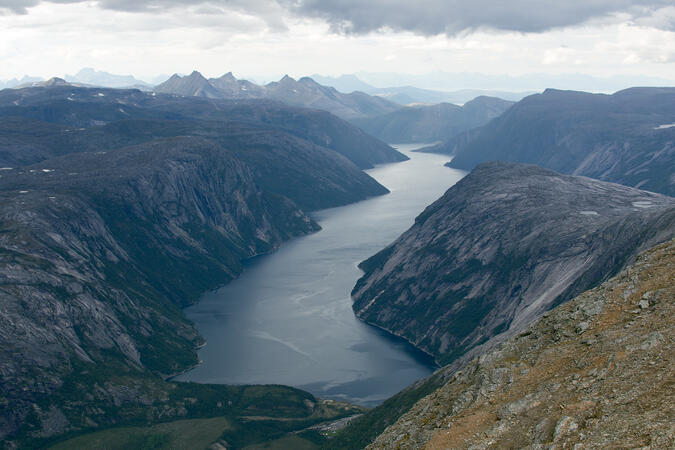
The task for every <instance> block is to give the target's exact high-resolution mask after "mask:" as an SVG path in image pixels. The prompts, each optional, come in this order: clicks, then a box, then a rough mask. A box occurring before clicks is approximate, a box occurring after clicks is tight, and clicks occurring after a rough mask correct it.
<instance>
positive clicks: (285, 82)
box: [155, 71, 400, 119]
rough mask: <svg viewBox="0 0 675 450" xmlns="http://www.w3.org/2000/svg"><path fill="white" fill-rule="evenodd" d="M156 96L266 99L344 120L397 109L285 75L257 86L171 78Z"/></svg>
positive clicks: (226, 77) (194, 74)
mask: <svg viewBox="0 0 675 450" xmlns="http://www.w3.org/2000/svg"><path fill="white" fill-rule="evenodd" d="M155 92H157V93H162V94H174V95H181V96H187V97H190V96H196V97H204V98H214V99H215V98H220V99H252V98H256V99H267V100H276V101H280V102H283V103H285V104H288V105H293V106H302V107H306V108H313V109H321V110H325V111H329V112H331V113H333V114H335V115H336V116H338V117H341V118H343V119H354V118H358V117H369V116H376V115H380V114H385V113H388V112H392V111H395V110H397V109H398V108H400V105H398V104H396V103H393V102H390V101H388V100H385V99H383V98H381V97H374V96H370V95H368V94H365V93H363V92H359V91H356V92H352V93H350V94H343V93H341V92H338V91H337V90H336V89H334V88H332V87H328V86H322V85H320V84H319V83H317V82H316V81H314V80H312V79H311V78H309V77H303V78H301V79H300V80H295V79H293V78H291V77H289V76H288V75H286V76H284V77H283V78H282V79H281V80H279V81H276V82H272V83H269V84H267V85H265V86H259V85H256V84H254V83H251V82H250V81H246V80H237V79H236V78H234V76H233V75H232V73H227V74H225V75H223V76H222V77H220V78H212V79H209V80H207V79H206V78H205V77H204V76H203V75H202V74H200V73H199V72H197V71H194V72H192V74H190V75H187V76H183V77H181V76H180V75H173V76H172V77H171V78H170V79H169V80H167V81H165V82H164V83H162V84H160V85H158V86H156V87H155Z"/></svg>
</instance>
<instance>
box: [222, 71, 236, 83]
mask: <svg viewBox="0 0 675 450" xmlns="http://www.w3.org/2000/svg"><path fill="white" fill-rule="evenodd" d="M219 79H220V80H228V81H237V79H236V78H235V77H234V75H233V74H232V72H227V73H226V74H225V75H223V76H221V77H220V78H219Z"/></svg>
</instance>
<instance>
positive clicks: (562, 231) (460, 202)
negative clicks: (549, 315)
mask: <svg viewBox="0 0 675 450" xmlns="http://www.w3.org/2000/svg"><path fill="white" fill-rule="evenodd" d="M673 235H675V199H673V198H670V197H666V196H662V195H658V194H652V193H649V192H645V191H640V190H637V189H634V188H628V187H625V186H620V185H616V184H611V183H604V182H600V181H595V180H592V179H588V178H583V177H572V176H564V175H559V174H557V173H555V172H552V171H550V170H547V169H542V168H539V167H536V166H527V165H519V164H511V163H486V164H483V165H481V166H479V167H477V168H476V169H474V171H473V172H471V173H470V174H469V175H468V176H467V177H465V178H464V179H463V180H461V181H460V182H459V183H457V184H456V185H455V186H453V187H452V188H451V189H449V190H448V191H447V192H446V194H445V195H444V196H443V197H441V198H440V199H439V200H438V201H436V202H435V203H433V204H432V205H431V206H429V207H428V208H427V209H426V210H425V211H424V212H423V213H422V214H421V215H420V216H418V217H417V219H416V220H415V224H414V225H413V226H412V228H410V229H409V230H408V231H406V232H405V233H404V234H403V235H402V236H401V237H400V238H399V239H397V240H396V241H395V242H394V243H393V244H391V245H390V246H388V247H387V248H385V249H384V250H382V251H381V252H380V253H378V254H376V255H375V256H373V257H371V258H370V259H368V260H366V261H364V262H363V263H361V265H360V267H361V268H362V269H363V270H364V272H365V274H364V276H363V277H362V278H361V279H360V280H359V281H358V283H357V284H356V286H355V288H354V290H353V292H352V295H353V298H354V305H353V308H354V311H355V312H356V314H357V315H358V317H359V318H361V319H362V320H364V321H365V322H367V323H370V324H373V325H375V326H377V327H380V328H383V329H385V330H387V331H389V332H391V333H393V334H396V335H398V336H402V337H404V338H405V339H407V340H409V341H410V342H411V343H412V344H414V345H415V346H417V347H418V348H420V349H422V350H424V351H426V352H428V353H429V354H431V355H433V356H434V357H435V358H436V360H437V361H438V362H439V363H440V364H447V363H450V362H452V361H453V360H455V359H456V358H458V357H460V356H462V355H464V354H465V353H467V352H469V351H471V350H472V349H475V348H476V347H477V346H479V345H481V344H484V343H486V342H494V339H504V338H505V337H507V336H509V335H512V334H513V333H517V332H519V331H521V330H522V329H524V328H525V327H526V326H528V325H529V324H530V323H531V322H532V321H534V320H535V319H537V318H538V317H540V316H541V315H542V314H544V313H545V312H546V311H547V310H549V309H551V308H553V307H554V306H556V305H558V304H560V303H563V302H565V301H567V300H569V299H571V298H572V297H574V296H576V295H578V294H579V293H581V292H583V291H585V290H586V289H589V288H591V287H593V286H596V285H598V284H599V283H600V282H602V281H604V280H606V279H607V278H609V277H610V276H612V275H614V274H616V273H617V272H618V271H619V270H620V269H621V268H622V267H624V266H625V265H626V264H628V263H630V262H631V261H632V260H633V259H634V258H635V256H636V255H637V254H638V253H639V252H640V251H643V250H644V249H646V248H649V247H651V246H652V245H654V244H656V243H659V242H663V241H664V240H666V239H669V238H671V237H673ZM497 336H498V337H497Z"/></svg>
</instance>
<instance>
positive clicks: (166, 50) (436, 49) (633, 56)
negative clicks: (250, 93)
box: [0, 0, 675, 80]
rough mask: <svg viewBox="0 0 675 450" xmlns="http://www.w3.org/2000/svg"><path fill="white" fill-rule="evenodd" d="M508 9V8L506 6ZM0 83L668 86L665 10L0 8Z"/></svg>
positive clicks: (452, 0)
mask: <svg viewBox="0 0 675 450" xmlns="http://www.w3.org/2000/svg"><path fill="white" fill-rule="evenodd" d="M507 5H508V6H507ZM0 58H1V59H0V61H2V64H0V80H2V79H5V80H6V79H9V78H12V77H20V76H22V75H25V74H29V75H35V76H42V77H50V76H54V75H59V76H62V75H63V74H66V73H75V72H77V71H78V70H79V69H81V68H82V67H94V68H96V69H98V70H105V71H109V72H112V73H118V74H134V75H135V76H137V77H139V78H141V79H151V78H153V77H154V76H156V75H159V74H171V73H174V72H179V73H189V72H191V71H192V70H193V69H197V70H199V71H201V72H202V73H203V74H204V75H206V76H219V75H222V74H223V73H225V72H228V71H233V72H234V74H235V75H237V76H239V77H247V76H249V77H250V76H253V77H257V78H258V79H260V78H267V79H268V80H269V79H272V78H274V77H276V76H278V75H280V74H284V73H288V74H290V75H291V76H302V75H309V74H313V73H320V74H324V75H339V74H343V73H354V72H358V71H369V72H404V73H416V74H421V73H428V72H434V71H445V72H480V73H487V74H511V75H516V74H524V73H586V74H590V75H595V76H611V75H616V74H620V75H639V74H643V75H650V76H657V77H662V78H667V79H671V80H672V79H675V5H674V4H673V0H651V1H624V0H511V1H509V2H505V1H503V0H470V1H465V0H415V1H413V0H331V1H327V0H214V1H204V2H199V1H187V0H168V1H142V0H101V1H77V0H58V1H52V2H46V1H40V0H0Z"/></svg>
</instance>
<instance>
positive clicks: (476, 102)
mask: <svg viewBox="0 0 675 450" xmlns="http://www.w3.org/2000/svg"><path fill="white" fill-rule="evenodd" d="M511 105H513V102H509V101H506V100H502V99H499V98H494V97H477V98H475V99H473V100H471V101H470V102H468V103H466V104H465V105H464V106H457V105H453V104H451V103H440V104H438V105H415V106H407V107H405V108H401V109H399V110H398V111H394V112H391V113H388V114H385V115H382V116H377V117H372V118H363V119H354V120H352V123H354V124H355V125H358V126H359V127H361V128H362V129H363V130H365V131H366V132H367V133H368V134H371V135H373V136H375V137H377V138H378V139H382V140H383V141H385V142H395V143H411V142H436V141H447V140H448V139H450V138H452V137H454V136H456V135H458V134H460V133H462V132H464V131H467V130H470V129H472V128H476V127H480V126H482V125H485V124H486V123H488V122H489V121H490V120H492V119H494V118H495V117H498V116H500V115H501V114H503V113H504V111H506V110H507V109H509V108H510V107H511Z"/></svg>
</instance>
